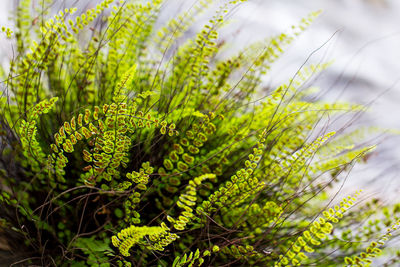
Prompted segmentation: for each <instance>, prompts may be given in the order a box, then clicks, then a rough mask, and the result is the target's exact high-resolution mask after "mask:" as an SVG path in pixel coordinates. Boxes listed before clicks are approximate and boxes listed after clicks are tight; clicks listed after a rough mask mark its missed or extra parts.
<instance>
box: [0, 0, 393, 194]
mask: <svg viewBox="0 0 400 267" xmlns="http://www.w3.org/2000/svg"><path fill="white" fill-rule="evenodd" d="M40 1H41V0H36V1H33V2H36V3H38V2H40ZM16 2H17V0H0V25H1V26H10V27H11V28H12V23H10V22H9V20H8V19H9V18H10V17H11V16H12V14H13V7H14V5H15V3H16ZM96 2H98V1H89V0H55V6H54V9H56V10H57V6H64V5H65V6H77V7H79V8H81V9H85V8H88V7H91V6H92V5H94V4H95V3H96ZM193 2H194V1H192V0H167V1H166V4H165V6H164V7H163V12H162V16H161V20H167V19H168V18H171V17H173V16H176V15H177V14H178V13H179V12H180V11H184V10H185V9H187V8H189V7H190V6H191V5H192V3H193ZM219 2H221V1H217V0H216V1H215V3H216V5H218V3H219ZM316 10H322V14H321V15H320V17H319V18H318V19H317V20H316V21H315V23H314V24H313V25H312V26H311V27H310V28H309V29H307V31H306V32H305V33H303V34H302V35H301V36H300V37H299V38H298V40H297V41H295V42H294V43H293V44H292V45H291V46H290V47H289V49H288V50H287V52H286V54H285V55H284V56H283V57H282V58H281V59H280V60H279V61H278V62H277V63H276V64H275V65H274V67H273V68H272V71H271V73H270V75H268V77H266V79H265V83H266V84H267V85H268V86H269V87H274V86H277V85H279V84H280V83H281V82H283V81H285V80H287V79H288V78H290V77H291V76H293V75H294V74H295V73H296V71H297V70H298V69H299V67H300V66H301V65H302V64H304V63H305V62H320V61H321V60H323V61H330V60H334V63H333V64H332V66H331V67H330V68H329V69H327V70H326V71H325V72H324V73H323V74H322V75H320V76H318V78H317V79H316V81H315V83H316V84H317V85H318V86H319V87H320V88H321V90H322V92H323V93H322V94H321V97H322V98H323V99H325V100H328V101H337V100H342V101H351V102H355V103H359V104H366V105H368V106H369V111H368V112H367V113H365V114H364V115H363V116H361V117H360V118H359V119H358V120H357V121H356V122H355V123H353V124H352V125H351V127H353V129H354V128H357V127H363V126H368V125H370V126H372V125H374V126H379V127H382V128H384V129H391V130H393V131H391V132H395V131H400V105H399V103H400V81H399V80H400V29H399V25H400V1H398V0H296V1H293V0H249V1H248V2H246V3H244V4H243V5H242V6H241V7H240V8H239V9H237V10H236V11H235V14H234V16H233V17H232V24H230V25H228V26H227V27H226V29H225V30H224V32H223V36H225V37H226V38H228V39H229V40H230V42H231V46H230V48H231V49H232V50H235V49H239V48H240V47H244V46H246V45H248V44H250V43H252V42H254V41H258V40H262V39H263V38H265V37H267V36H271V35H274V34H277V33H280V32H284V31H286V30H288V29H290V26H291V25H293V24H297V23H298V22H299V21H300V19H301V18H302V17H305V16H306V15H307V14H309V13H310V12H312V11H316ZM211 15H212V12H211V13H210V12H206V13H205V15H202V16H201V17H200V20H199V21H198V25H199V26H200V25H201V23H202V20H205V19H207V17H209V16H211ZM194 29H196V26H195V27H194ZM188 34H189V35H190V34H191V32H190V31H189V32H188ZM192 34H193V32H192ZM0 39H1V41H0V59H1V62H5V59H6V58H7V57H10V56H12V49H11V45H10V43H9V42H8V41H7V40H5V39H4V37H3V36H2V37H1V38H0ZM367 137H369V138H370V139H371V142H379V146H378V148H377V149H376V150H375V151H374V153H373V154H372V155H371V156H370V157H369V158H368V161H367V162H366V163H365V164H358V165H356V166H355V167H354V168H353V170H352V172H351V174H350V176H349V177H348V178H347V179H346V182H345V183H344V185H343V188H342V189H341V190H342V192H341V193H343V194H345V193H350V192H354V191H355V190H358V189H360V188H363V189H365V190H366V192H367V195H368V196H379V197H381V198H383V199H385V200H386V201H394V200H398V198H397V196H398V194H400V177H399V176H400V175H399V173H400V138H399V135H397V134H393V133H391V134H386V135H385V136H378V137H377V136H376V135H375V134H372V133H371V135H370V136H368V134H367ZM367 139H368V138H367Z"/></svg>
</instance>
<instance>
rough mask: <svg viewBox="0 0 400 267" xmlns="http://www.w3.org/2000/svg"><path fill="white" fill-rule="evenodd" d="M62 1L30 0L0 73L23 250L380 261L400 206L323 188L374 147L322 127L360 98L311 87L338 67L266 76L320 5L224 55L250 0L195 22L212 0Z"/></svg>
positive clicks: (9, 195)
mask: <svg viewBox="0 0 400 267" xmlns="http://www.w3.org/2000/svg"><path fill="white" fill-rule="evenodd" d="M49 2H50V1H47V0H46V1H43V3H42V4H41V5H36V4H35V3H36V1H31V0H23V1H20V2H19V6H18V7H17V10H16V13H15V14H16V15H15V18H14V22H15V23H14V25H15V29H13V30H11V29H8V28H2V32H3V33H5V35H4V37H5V38H8V39H11V40H13V41H15V42H14V43H13V44H14V45H15V48H16V49H15V53H17V55H16V56H15V57H13V59H12V60H10V62H9V69H2V70H1V71H0V74H1V75H2V76H3V77H2V80H4V82H3V84H2V88H5V89H4V91H3V95H2V96H1V98H0V143H1V146H0V155H1V157H0V159H1V165H0V181H1V186H0V190H1V194H0V202H1V205H0V229H1V231H0V236H1V237H2V239H4V240H7V244H8V246H9V247H10V250H11V251H12V253H13V254H14V255H16V257H17V259H16V261H19V262H20V263H24V264H25V263H26V264H39V265H45V266H122V265H124V266H171V265H172V266H201V265H206V266H223V265H231V266H236V265H243V266H288V265H291V266H297V265H323V266H338V265H340V264H343V262H344V263H345V264H348V265H352V264H355V265H368V264H370V261H371V259H372V258H373V257H376V256H378V254H380V252H381V250H382V249H383V248H384V247H385V244H386V243H385V241H386V240H387V239H388V238H389V237H390V236H392V235H393V233H395V231H396V230H397V226H396V225H397V224H398V218H399V213H400V208H399V205H393V206H382V204H381V203H380V200H378V199H373V200H371V201H369V202H367V203H366V204H365V203H362V202H360V203H356V201H357V200H356V199H355V197H357V196H358V195H359V192H358V193H356V194H355V195H354V197H352V196H350V197H346V198H344V199H343V200H342V201H340V202H339V203H337V204H336V205H333V206H332V205H331V202H332V201H335V200H334V199H333V200H332V199H331V200H329V199H328V197H327V194H328V192H329V189H331V188H334V186H335V185H336V184H337V183H338V182H341V180H342V179H343V173H345V172H346V171H347V169H348V167H350V166H352V164H354V163H355V162H356V161H359V160H361V159H365V158H366V157H367V156H368V153H370V152H371V151H372V150H373V149H374V146H372V145H371V146H358V143H357V142H360V141H362V136H361V133H360V131H359V130H358V131H354V132H351V131H349V133H348V134H336V133H334V132H327V131H326V128H327V127H326V126H327V125H325V124H328V123H329V119H331V118H332V117H337V116H340V115H341V114H345V113H346V114H348V113H350V114H351V113H353V114H356V113H358V112H362V111H363V110H364V107H362V106H358V105H352V104H348V103H325V102H322V101H308V100H307V99H310V98H308V96H310V95H312V94H313V89H312V88H311V87H310V86H311V81H312V78H313V77H314V76H315V75H316V74H318V73H319V72H321V71H323V70H324V69H325V68H326V67H328V64H316V65H315V64H310V65H308V66H304V67H303V68H302V69H301V70H300V71H299V72H298V73H296V74H295V75H294V76H293V78H292V79H290V80H289V81H288V82H287V83H284V84H282V85H281V86H279V87H278V88H276V89H267V91H262V90H261V88H262V77H263V75H267V74H268V73H269V70H270V68H271V64H272V63H273V62H275V61H276V60H277V59H278V58H279V57H280V55H282V53H284V49H285V48H286V47H287V46H288V45H290V44H291V43H292V42H293V41H294V40H295V38H296V37H297V36H298V35H299V34H301V33H302V32H303V31H304V30H306V28H307V27H308V26H309V25H310V24H311V22H312V21H313V20H314V19H315V18H316V17H317V16H318V14H319V12H315V13H312V14H310V15H309V16H308V17H307V18H304V19H303V20H301V21H300V22H299V23H298V25H295V26H293V27H292V28H291V29H290V30H289V31H288V32H285V33H282V34H279V35H277V36H274V37H269V38H267V39H265V40H263V41H262V42H259V43H256V44H253V45H250V46H249V47H247V48H245V49H244V50H243V51H240V52H238V53H237V54H230V55H229V57H228V58H222V57H221V56H220V52H222V51H224V49H226V47H227V44H226V42H225V40H224V38H223V37H220V32H221V29H222V28H223V27H224V26H225V25H226V19H227V18H229V17H230V16H231V15H232V14H233V12H234V10H235V9H236V8H237V7H239V6H240V5H242V4H243V2H245V1H235V0H230V1H229V0H226V1H222V2H221V5H220V6H219V7H217V8H216V9H215V10H216V11H215V15H214V16H212V17H211V19H210V20H209V21H208V22H207V23H205V24H204V25H203V27H202V28H201V29H200V30H199V32H198V33H197V34H195V35H193V36H190V31H189V30H190V29H192V24H193V23H194V22H195V21H196V15H198V14H199V13H201V12H204V11H205V10H208V9H207V8H208V7H209V6H210V5H212V4H213V1H208V0H204V1H197V2H196V4H195V5H194V6H192V8H191V9H190V10H188V11H186V12H184V13H182V14H181V15H179V16H177V17H175V18H173V19H171V20H170V21H168V22H166V23H164V24H163V25H161V26H160V24H162V23H160V21H159V17H160V13H162V12H163V10H164V9H163V8H164V7H165V4H166V2H167V1H161V0H151V1H132V2H128V3H123V2H122V1H121V2H118V3H114V2H113V1H112V0H104V1H103V2H102V3H100V4H99V5H97V6H96V7H95V8H93V9H89V10H86V11H79V12H78V11H77V9H75V8H66V9H65V10H62V11H59V12H58V13H56V14H55V15H53V16H51V15H49V14H48V13H49V12H50V9H48V8H47V5H49V4H50V3H49ZM30 7H33V8H30ZM210 10H211V9H210ZM109 11H111V12H109ZM76 12H78V13H80V15H76ZM73 14H74V15H73ZM72 18H73V19H72ZM355 204H358V205H355ZM330 206H332V208H329V207H330ZM378 208H379V209H381V210H383V213H382V214H378V213H376V212H375V210H377V209H378ZM362 223H364V225H363V227H359V225H361V224H362ZM391 225H393V226H391ZM387 227H390V228H389V231H388V232H387V233H385V234H384V235H382V236H380V237H376V234H377V233H380V232H381V230H382V229H383V228H387ZM367 241H368V243H369V244H370V245H369V246H368V247H366V248H365V245H364V244H366V243H365V242H367ZM371 242H372V243H371ZM390 262H394V264H395V263H396V262H397V261H396V258H392V259H391V260H390V261H388V264H389V263H390Z"/></svg>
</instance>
